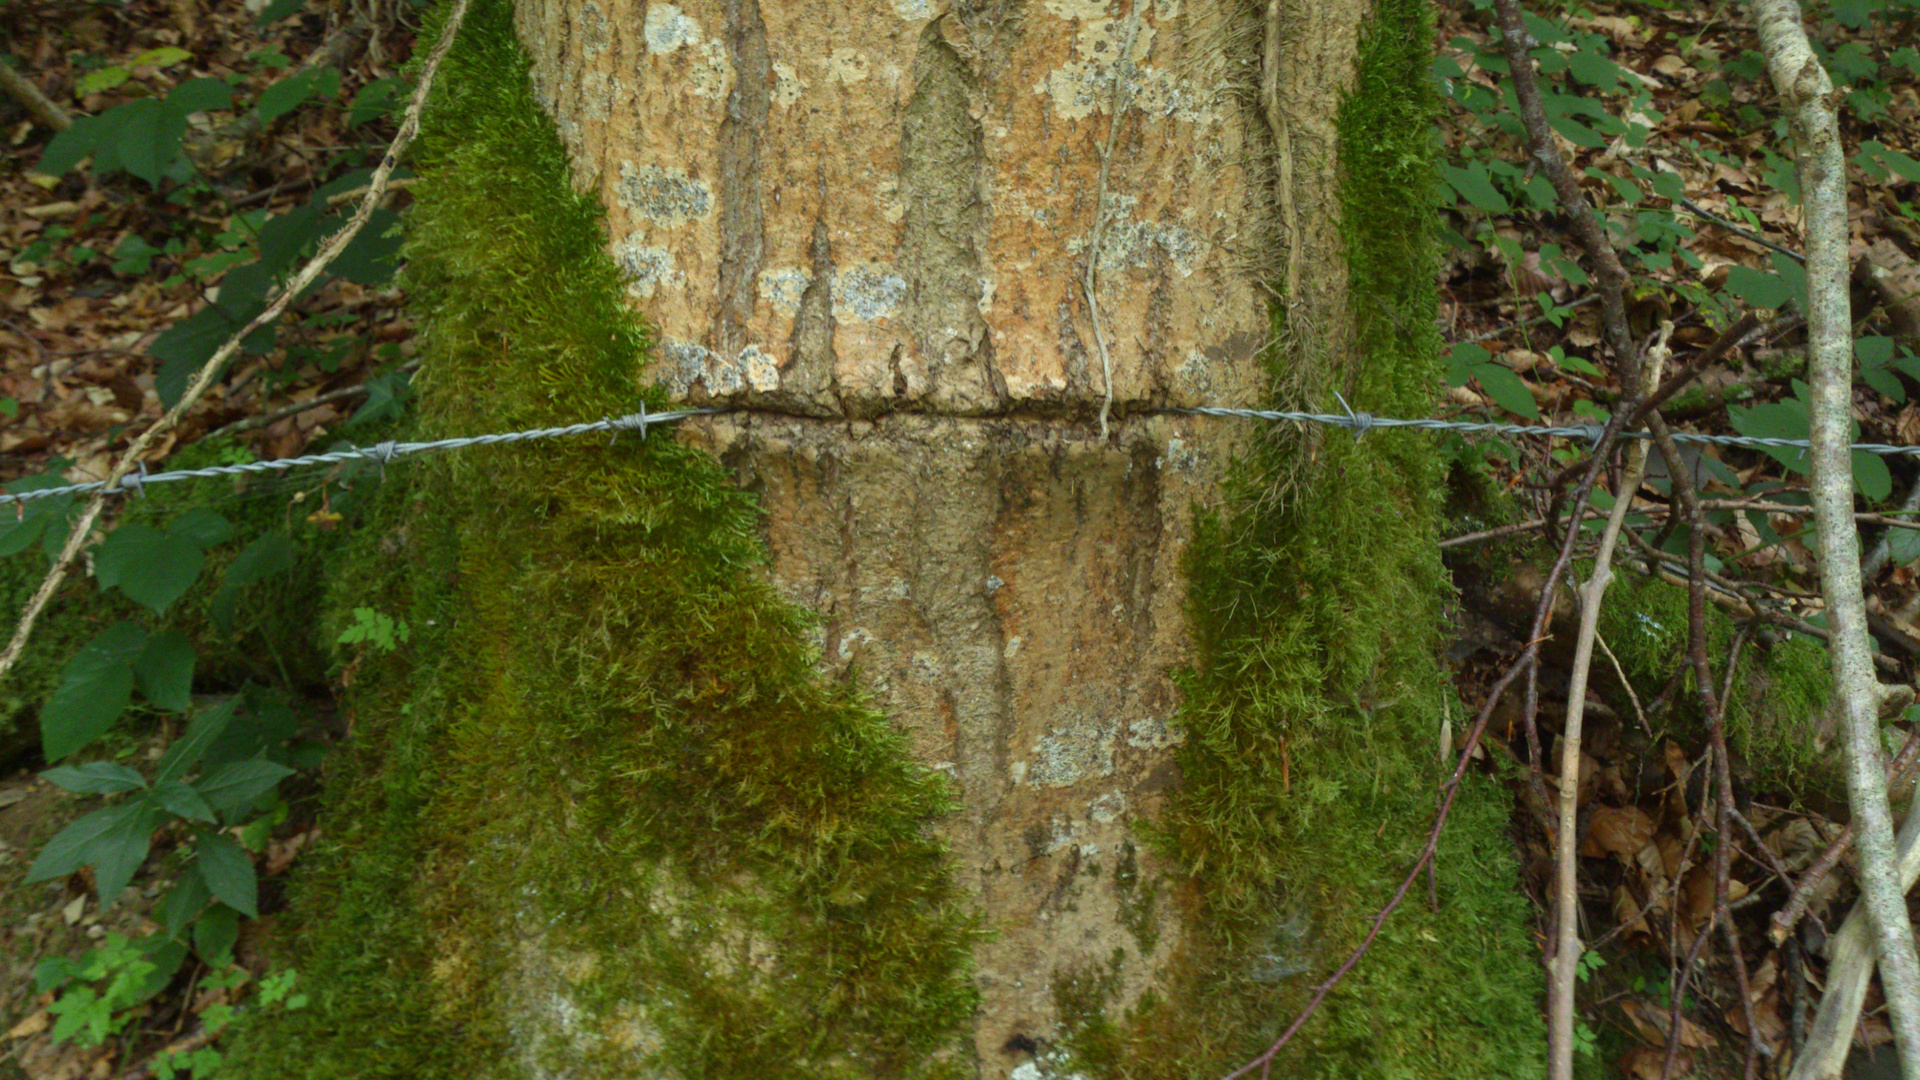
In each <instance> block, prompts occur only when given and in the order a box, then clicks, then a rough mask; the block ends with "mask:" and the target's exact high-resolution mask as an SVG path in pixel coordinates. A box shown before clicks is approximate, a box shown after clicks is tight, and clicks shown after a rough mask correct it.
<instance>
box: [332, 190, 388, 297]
mask: <svg viewBox="0 0 1920 1080" xmlns="http://www.w3.org/2000/svg"><path fill="white" fill-rule="evenodd" d="M342 224H344V222H342ZM322 231H324V232H327V233H329V234H331V233H332V232H333V229H331V228H326V227H324V226H323V230H322ZM399 257H400V216H399V215H398V214H395V213H394V212H393V211H391V210H388V209H385V208H384V207H383V208H381V209H378V210H375V211H374V212H373V213H372V215H371V216H369V217H368V218H367V224H366V227H365V228H363V229H361V230H360V232H359V233H358V234H357V235H355V236H354V238H353V240H352V242H350V243H348V244H347V249H346V250H345V251H342V252H341V253H340V257H339V258H338V259H335V260H334V262H333V265H332V266H329V267H328V268H327V272H328V273H330V274H333V275H334V276H336V277H343V278H346V279H347V280H348V281H351V282H353V283H354V284H356V285H366V286H369V287H372V286H380V285H385V284H387V283H388V282H390V281H392V280H393V271H394V266H395V264H396V262H397V261H398V259H399Z"/></svg>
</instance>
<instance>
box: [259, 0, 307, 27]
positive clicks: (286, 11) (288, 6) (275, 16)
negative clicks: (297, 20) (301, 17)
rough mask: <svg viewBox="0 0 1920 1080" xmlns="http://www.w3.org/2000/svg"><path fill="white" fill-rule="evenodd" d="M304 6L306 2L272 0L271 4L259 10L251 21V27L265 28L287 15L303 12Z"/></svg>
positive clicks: (301, 0) (300, 0)
mask: <svg viewBox="0 0 1920 1080" xmlns="http://www.w3.org/2000/svg"><path fill="white" fill-rule="evenodd" d="M306 6H307V0H273V2H272V3H270V4H268V5H267V6H266V7H264V8H262V9H261V11H260V14H259V15H258V16H257V17H255V19H254V20H253V25H255V26H266V25H268V24H270V23H277V22H279V21H280V20H281V19H284V18H286V17H288V16H289V15H295V14H298V13H299V12H300V11H302V10H304V9H305V8H306Z"/></svg>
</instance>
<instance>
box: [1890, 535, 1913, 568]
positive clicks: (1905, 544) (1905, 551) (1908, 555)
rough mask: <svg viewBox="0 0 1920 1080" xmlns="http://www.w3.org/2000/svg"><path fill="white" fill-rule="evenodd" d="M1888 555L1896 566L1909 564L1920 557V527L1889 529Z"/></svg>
mask: <svg viewBox="0 0 1920 1080" xmlns="http://www.w3.org/2000/svg"><path fill="white" fill-rule="evenodd" d="M1887 556H1888V558H1890V559H1892V560H1893V564H1894V565H1895V566H1907V565H1910V564H1911V563H1912V562H1913V561H1914V560H1915V559H1920V529H1888V530H1887Z"/></svg>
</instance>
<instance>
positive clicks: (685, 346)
mask: <svg viewBox="0 0 1920 1080" xmlns="http://www.w3.org/2000/svg"><path fill="white" fill-rule="evenodd" d="M658 355H659V357H660V369H661V370H660V381H661V382H662V383H663V384H665V385H666V387H667V391H668V393H671V394H672V395H673V396H674V397H685V396H686V395H687V391H689V390H691V389H693V384H694V383H697V382H700V381H701V380H702V379H705V378H706V376H707V358H708V357H710V356H712V355H713V354H712V353H710V352H708V351H707V349H706V347H705V346H703V345H697V344H695V343H694V342H691V341H675V340H673V339H671V338H666V339H663V340H662V341H661V342H660V348H659V352H658Z"/></svg>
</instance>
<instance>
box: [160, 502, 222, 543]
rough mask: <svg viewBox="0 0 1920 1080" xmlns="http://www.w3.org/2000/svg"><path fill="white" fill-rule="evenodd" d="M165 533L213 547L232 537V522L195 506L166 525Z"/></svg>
mask: <svg viewBox="0 0 1920 1080" xmlns="http://www.w3.org/2000/svg"><path fill="white" fill-rule="evenodd" d="M167 533H168V535H170V536H179V537H184V538H186V539H188V540H191V541H193V542H194V543H195V544H198V545H200V546H201V547H215V546H217V545H220V544H224V543H226V542H227V541H229V540H231V539H233V522H231V521H228V520H227V519H226V518H223V517H221V516H220V515H219V514H216V513H214V512H213V511H211V510H208V509H207V508H205V507H199V506H197V507H194V508H193V509H192V510H189V511H187V512H186V513H184V514H181V515H180V516H179V517H177V518H175V519H174V521H173V524H171V525H168V526H167Z"/></svg>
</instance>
